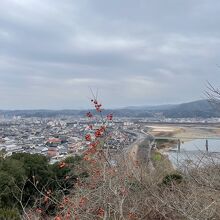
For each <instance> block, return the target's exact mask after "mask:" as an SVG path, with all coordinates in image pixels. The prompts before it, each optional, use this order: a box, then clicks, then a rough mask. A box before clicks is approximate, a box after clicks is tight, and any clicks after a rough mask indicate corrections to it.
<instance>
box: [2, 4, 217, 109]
mask: <svg viewBox="0 0 220 220" xmlns="http://www.w3.org/2000/svg"><path fill="white" fill-rule="evenodd" d="M219 14H220V2H219V1H218V0H213V1H211V2H210V1H209V2H208V1H206V0H195V1H191V0H180V1H176V0H167V1H163V0H157V1H153V0H151V1H150V0H149V1H146V0H136V1H134V0H120V1H118V0H111V1H101V0H93V1H90V0H76V1H71V0H63V1H59V0H53V1H52V0H45V1H38V0H2V1H1V2H0V48H1V50H0V79H1V80H0V86H1V93H0V98H1V99H5V97H7V99H6V100H7V101H5V102H2V106H0V108H16V107H18V108H22V106H23V107H24V108H38V107H39V108H40V107H44V108H50V107H51V108H78V107H83V106H86V104H87V103H86V104H85V102H86V99H87V97H88V96H89V95H90V94H89V89H88V88H89V87H93V88H99V90H100V96H101V98H102V100H103V101H104V102H106V104H107V105H108V106H109V107H111V106H114V107H116V106H125V105H133V104H138V105H141V104H144V105H146V104H156V103H166V102H172V103H173V102H181V101H187V100H193V99H197V98H201V95H202V91H203V89H204V84H205V81H206V80H210V81H211V82H215V83H216V84H217V85H218V84H220V78H219V77H218V76H219V71H220V69H219V68H218V67H217V65H216V64H218V63H219V55H220V38H219V35H220V31H219V25H220V19H219ZM186 88H187V89H186ZM19 95H20V96H21V97H23V98H22V99H21V101H20V102H19V103H18V101H17V96H19Z"/></svg>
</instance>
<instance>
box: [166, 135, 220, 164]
mask: <svg viewBox="0 0 220 220" xmlns="http://www.w3.org/2000/svg"><path fill="white" fill-rule="evenodd" d="M206 144H207V142H206V140H205V139H195V140H191V141H185V142H184V143H182V142H181V146H180V152H178V146H177V147H176V148H174V149H173V150H171V151H170V152H168V156H169V159H170V160H171V161H172V163H173V165H174V166H178V167H179V166H188V165H192V166H204V165H207V164H210V163H215V164H216V163H219V162H220V139H208V152H207V151H206Z"/></svg>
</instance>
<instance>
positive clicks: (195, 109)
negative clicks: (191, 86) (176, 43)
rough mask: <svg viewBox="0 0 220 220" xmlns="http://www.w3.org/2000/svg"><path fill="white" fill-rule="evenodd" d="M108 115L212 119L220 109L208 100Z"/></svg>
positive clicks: (41, 113) (37, 113)
mask: <svg viewBox="0 0 220 220" xmlns="http://www.w3.org/2000/svg"><path fill="white" fill-rule="evenodd" d="M88 111H91V112H94V110H1V111H0V114H2V115H4V116H8V117H12V116H22V117H57V116H81V117H82V116H85V114H86V113H87V112H88ZM108 113H113V114H114V115H115V116H117V117H154V118H155V117H167V118H194V117H201V118H210V117H220V107H218V106H216V105H212V104H210V102H209V101H208V100H198V101H194V102H188V103H182V104H176V105H158V106H130V107H126V108H120V109H107V110H105V114H108Z"/></svg>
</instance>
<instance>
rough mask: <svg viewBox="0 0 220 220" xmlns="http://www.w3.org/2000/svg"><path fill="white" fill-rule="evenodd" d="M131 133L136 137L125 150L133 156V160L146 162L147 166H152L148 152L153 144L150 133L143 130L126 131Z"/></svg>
mask: <svg viewBox="0 0 220 220" xmlns="http://www.w3.org/2000/svg"><path fill="white" fill-rule="evenodd" d="M128 132H130V133H133V134H134V135H135V136H136V137H137V139H136V141H135V142H133V143H132V144H130V145H129V146H128V147H127V148H125V151H126V152H127V153H128V154H129V153H130V154H131V155H132V157H134V158H133V159H134V160H135V161H139V162H141V163H145V164H146V163H147V164H148V166H149V167H151V168H153V165H152V162H151V160H150V153H151V149H152V145H153V144H154V137H153V136H152V135H150V134H147V133H145V132H144V131H142V130H141V131H128Z"/></svg>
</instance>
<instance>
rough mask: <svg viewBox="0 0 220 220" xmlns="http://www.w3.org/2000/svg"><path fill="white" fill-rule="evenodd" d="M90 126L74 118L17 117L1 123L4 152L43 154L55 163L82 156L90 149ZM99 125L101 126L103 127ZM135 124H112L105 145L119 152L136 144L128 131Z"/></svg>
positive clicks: (0, 134) (0, 142)
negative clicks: (88, 133)
mask: <svg viewBox="0 0 220 220" xmlns="http://www.w3.org/2000/svg"><path fill="white" fill-rule="evenodd" d="M87 126H88V123H87V122H86V121H85V119H74V118H62V119H61V118H54V119H51V118H43V119H41V118H17V119H16V120H15V119H11V120H7V121H0V151H2V152H4V155H5V156H10V155H11V154H13V153H16V152H26V153H30V154H35V153H37V154H43V155H45V156H47V157H48V158H50V161H51V163H53V162H56V161H58V160H61V159H63V158H65V157H67V156H69V155H75V154H81V153H82V152H83V151H85V150H86V149H87V147H88V144H89V143H88V141H86V140H85V138H84V136H85V133H86V132H87V131H86V127H87ZM95 126H97V127H99V126H100V124H96V125H95ZM132 126H133V127H134V126H136V125H134V123H128V122H119V123H111V124H110V125H109V129H108V130H109V134H110V136H109V138H108V141H107V142H106V143H105V146H106V145H108V146H110V148H111V149H118V148H121V147H124V146H125V145H128V144H129V143H131V142H132V141H134V137H133V136H132V135H130V134H129V133H127V132H126V130H127V129H128V128H129V127H132Z"/></svg>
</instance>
